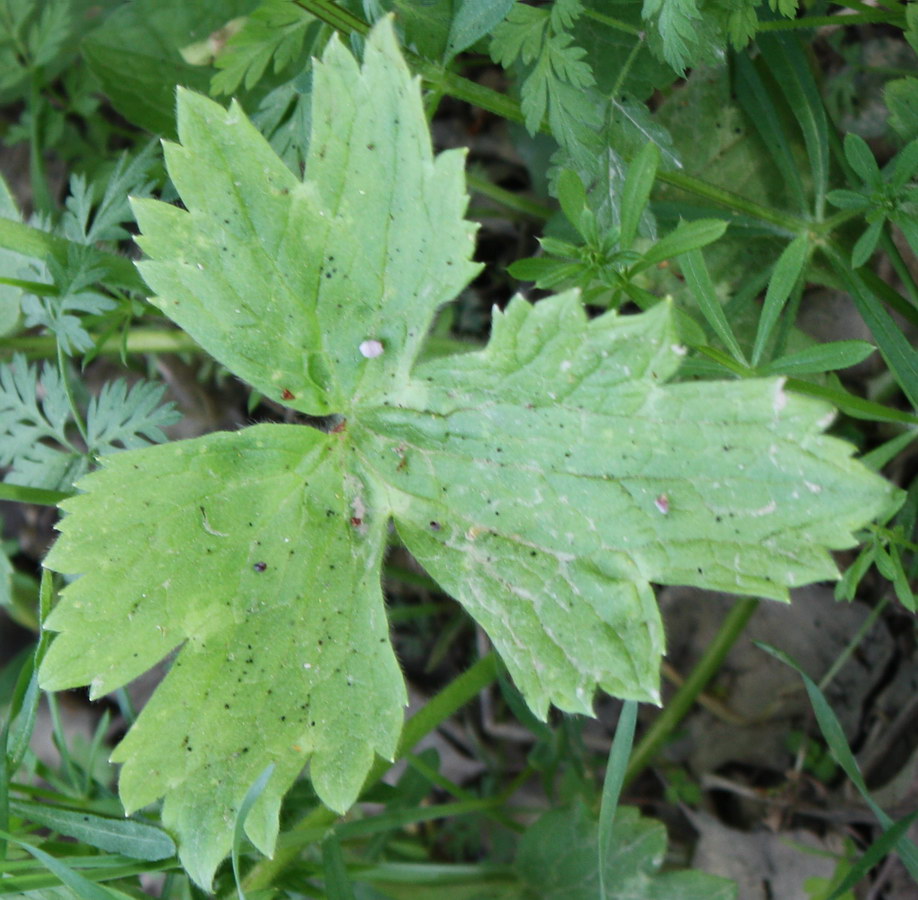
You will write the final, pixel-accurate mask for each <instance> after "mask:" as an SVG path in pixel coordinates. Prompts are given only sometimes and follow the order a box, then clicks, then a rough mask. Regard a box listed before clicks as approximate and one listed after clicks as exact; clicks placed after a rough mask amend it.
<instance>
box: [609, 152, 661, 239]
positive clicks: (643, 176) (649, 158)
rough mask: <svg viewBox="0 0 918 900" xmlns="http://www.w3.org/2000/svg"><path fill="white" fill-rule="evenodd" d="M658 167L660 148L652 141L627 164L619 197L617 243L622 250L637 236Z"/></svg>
mask: <svg viewBox="0 0 918 900" xmlns="http://www.w3.org/2000/svg"><path fill="white" fill-rule="evenodd" d="M659 167H660V150H659V148H658V147H657V145H656V144H652V143H648V144H645V145H644V146H643V147H642V148H641V150H640V151H639V152H638V153H637V155H636V156H635V157H634V159H632V160H631V163H630V165H629V166H628V176H627V177H626V178H625V184H624V186H623V187H622V198H621V210H622V221H621V236H620V238H619V244H620V246H621V248H622V249H623V250H627V249H628V248H629V247H631V245H632V244H633V243H634V239H635V237H637V230H638V225H639V224H640V221H641V216H642V215H643V214H644V209H645V208H646V206H647V201H648V200H649V199H650V191H651V188H653V182H654V179H656V177H657V169H658V168H659Z"/></svg>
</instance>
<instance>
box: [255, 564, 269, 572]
mask: <svg viewBox="0 0 918 900" xmlns="http://www.w3.org/2000/svg"><path fill="white" fill-rule="evenodd" d="M252 568H253V569H254V570H255V571H256V572H264V570H265V569H267V568H268V564H267V563H265V562H257V563H255V565H253V566H252Z"/></svg>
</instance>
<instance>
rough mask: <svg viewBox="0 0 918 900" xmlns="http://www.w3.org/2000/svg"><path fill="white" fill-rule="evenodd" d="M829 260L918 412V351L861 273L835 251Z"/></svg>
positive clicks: (831, 253)
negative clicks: (847, 264)
mask: <svg viewBox="0 0 918 900" xmlns="http://www.w3.org/2000/svg"><path fill="white" fill-rule="evenodd" d="M829 259H830V260H831V261H832V264H833V267H834V268H835V270H836V272H838V274H839V275H840V276H841V278H842V280H843V282H844V283H845V284H846V286H847V287H848V290H849V291H850V293H851V297H852V299H853V300H854V304H855V306H857V309H858V312H859V313H860V314H861V318H862V319H863V320H864V322H865V323H866V324H867V327H868V328H869V329H870V333H871V334H872V335H873V336H874V338H875V339H876V342H877V348H878V349H879V351H880V353H882V354H883V359H885V360H886V364H887V365H888V366H889V369H890V371H891V372H892V374H893V376H894V377H895V379H896V381H897V382H898V383H899V387H901V388H902V390H903V392H904V393H905V396H906V397H908V399H909V402H910V403H911V404H912V406H913V407H914V408H915V409H918V350H916V349H915V346H914V345H913V344H912V342H911V341H910V340H909V339H908V338H907V337H906V336H905V335H904V334H903V333H902V329H901V328H899V326H898V325H897V324H896V322H895V320H894V319H893V317H892V316H891V315H890V314H889V313H888V312H887V311H886V309H885V308H884V306H883V304H882V302H881V301H880V300H879V298H878V297H876V296H875V295H874V294H873V292H872V291H870V290H869V289H868V287H867V285H866V284H865V283H864V281H863V279H861V278H860V276H859V275H858V273H857V272H852V271H851V270H850V269H849V268H848V267H847V266H846V265H845V264H844V262H843V261H842V260H841V259H840V258H839V256H838V254H837V253H836V252H834V251H829Z"/></svg>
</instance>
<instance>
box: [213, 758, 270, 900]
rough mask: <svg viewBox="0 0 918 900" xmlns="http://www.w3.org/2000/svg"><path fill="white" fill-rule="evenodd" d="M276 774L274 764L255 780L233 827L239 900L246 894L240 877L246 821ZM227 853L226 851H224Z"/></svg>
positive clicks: (235, 876) (233, 856) (234, 875)
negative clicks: (240, 860)
mask: <svg viewBox="0 0 918 900" xmlns="http://www.w3.org/2000/svg"><path fill="white" fill-rule="evenodd" d="M273 774H274V763H271V765H269V766H267V767H266V768H265V770H264V771H263V772H262V773H261V775H259V776H258V778H256V779H255V782H254V783H253V784H252V786H251V787H250V788H249V789H248V791H247V792H246V795H245V798H244V799H243V801H242V803H241V804H240V806H239V812H238V813H237V814H236V822H235V824H234V826H233V850H232V862H233V878H235V879H236V892H237V893H238V895H239V900H245V892H244V891H243V890H242V879H241V878H240V877H239V850H240V848H241V847H242V838H243V836H244V835H245V820H246V819H247V818H248V817H249V811H250V810H251V809H252V807H253V806H254V805H255V801H256V800H257V799H258V798H259V797H260V796H261V795H262V792H263V791H264V789H265V788H266V787H267V785H268V780H269V779H270V778H271V776H272V775H273ZM224 852H225V851H224Z"/></svg>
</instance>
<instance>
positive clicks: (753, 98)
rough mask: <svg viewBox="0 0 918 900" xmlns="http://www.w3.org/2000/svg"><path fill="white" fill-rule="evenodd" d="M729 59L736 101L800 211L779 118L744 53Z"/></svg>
mask: <svg viewBox="0 0 918 900" xmlns="http://www.w3.org/2000/svg"><path fill="white" fill-rule="evenodd" d="M733 58H734V61H735V65H736V82H735V83H736V96H737V100H739V104H740V106H741V107H742V109H743V111H744V112H745V113H746V115H747V116H748V117H749V120H750V121H751V122H752V124H753V125H754V126H755V128H756V130H757V131H758V133H759V137H760V138H761V139H762V141H763V143H764V144H765V146H766V147H767V148H768V152H769V153H770V154H771V158H772V159H773V160H774V161H775V165H776V166H777V167H778V171H779V172H780V173H781V177H782V178H783V179H784V184H785V186H786V188H787V190H788V192H789V193H790V195H791V197H792V198H793V201H794V204H795V205H796V207H797V208H798V209H799V210H801V211H803V210H804V209H806V193H805V191H804V188H803V179H801V177H800V169H799V166H798V165H797V160H796V159H794V153H793V150H792V149H791V143H790V140H789V139H788V136H787V132H786V130H785V128H784V122H783V119H782V117H781V115H780V114H779V113H778V110H777V107H776V106H775V104H774V101H773V100H772V98H771V95H770V94H769V93H768V90H767V89H766V87H765V84H764V83H763V81H762V77H761V75H759V73H758V70H757V69H756V67H755V65H754V64H753V63H752V61H751V60H750V59H749V57H748V56H747V54H745V53H736V54H735V55H734V57H733Z"/></svg>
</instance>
